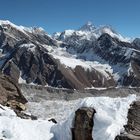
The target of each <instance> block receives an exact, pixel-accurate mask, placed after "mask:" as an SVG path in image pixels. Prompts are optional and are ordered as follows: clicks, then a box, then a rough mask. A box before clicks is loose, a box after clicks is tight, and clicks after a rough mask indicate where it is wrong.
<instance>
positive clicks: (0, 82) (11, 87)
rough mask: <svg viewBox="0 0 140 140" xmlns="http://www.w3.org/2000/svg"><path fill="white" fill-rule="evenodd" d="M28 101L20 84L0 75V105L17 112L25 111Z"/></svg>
mask: <svg viewBox="0 0 140 140" xmlns="http://www.w3.org/2000/svg"><path fill="white" fill-rule="evenodd" d="M25 103H27V100H26V99H25V97H24V96H23V95H22V93H21V90H20V88H19V86H18V84H17V83H16V82H15V81H14V80H13V79H11V78H10V77H8V76H5V75H3V74H2V73H0V104H2V105H5V106H9V107H11V108H12V109H13V110H15V111H22V110H25V109H26V108H25V106H24V104H25Z"/></svg>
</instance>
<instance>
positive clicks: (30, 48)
mask: <svg viewBox="0 0 140 140" xmlns="http://www.w3.org/2000/svg"><path fill="white" fill-rule="evenodd" d="M0 50H1V51H0V69H1V71H2V72H3V73H5V74H7V75H10V76H11V77H12V78H14V79H15V80H16V81H17V82H19V83H27V84H38V85H44V86H48V85H49V86H53V87H59V88H62V87H63V88H69V89H84V88H91V87H115V86H117V85H125V86H130V85H131V86H140V80H139V79H140V76H139V69H140V67H139V64H140V59H139V58H140V57H139V55H140V52H139V39H135V40H134V41H133V42H132V43H130V42H129V41H127V42H126V39H125V38H123V37H122V36H121V35H119V34H117V33H116V32H115V31H114V30H113V29H111V28H110V27H108V26H105V27H100V28H95V27H94V26H93V25H92V24H91V23H88V24H86V25H84V26H83V27H81V28H80V29H79V30H77V31H74V30H67V31H64V32H62V33H57V34H54V35H53V37H50V36H49V35H48V34H47V33H46V32H45V31H44V30H43V29H42V28H27V27H23V26H17V25H15V24H13V23H11V22H9V21H0Z"/></svg>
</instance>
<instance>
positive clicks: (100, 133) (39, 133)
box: [0, 95, 136, 140]
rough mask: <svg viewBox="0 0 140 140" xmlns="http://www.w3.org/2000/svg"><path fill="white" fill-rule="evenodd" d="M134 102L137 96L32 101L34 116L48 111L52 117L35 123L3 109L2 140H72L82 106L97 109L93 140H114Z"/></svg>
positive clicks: (0, 107) (1, 119) (0, 137)
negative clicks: (75, 123)
mask: <svg viewBox="0 0 140 140" xmlns="http://www.w3.org/2000/svg"><path fill="white" fill-rule="evenodd" d="M134 100H136V96H135V95H131V96H128V97H125V98H120V97H118V98H110V97H88V98H84V99H78V100H73V101H57V100H56V101H46V103H45V102H42V101H40V102H38V103H37V102H36V103H34V102H29V103H28V107H29V108H28V112H31V113H32V112H34V111H35V109H36V114H35V115H37V112H38V114H40V113H42V114H41V115H42V116H43V115H44V114H45V113H47V112H49V114H50V115H49V117H47V114H45V116H46V118H45V119H41V116H40V118H39V119H38V120H34V121H33V120H24V119H21V118H18V117H17V116H16V115H15V113H14V112H13V111H12V110H11V109H9V108H7V107H3V106H0V139H3V140H71V139H72V138H71V128H72V126H73V119H74V112H75V111H76V110H77V109H78V108H80V107H94V108H95V110H96V112H97V113H96V114H95V118H94V128H93V139H94V140H114V138H115V136H116V135H118V134H119V133H120V132H121V131H123V125H125V124H126V123H127V113H128V109H129V106H130V104H131V103H132V102H133V101H134ZM54 103H55V104H54ZM35 104H36V106H35ZM37 104H38V105H39V107H38V108H37ZM47 105H48V108H47ZM50 107H51V108H50ZM41 110H42V112H41ZM43 112H44V114H43ZM38 116H39V115H38ZM57 117H58V120H57ZM49 118H55V119H56V120H57V121H58V123H57V124H53V123H52V122H49V121H48V119H49Z"/></svg>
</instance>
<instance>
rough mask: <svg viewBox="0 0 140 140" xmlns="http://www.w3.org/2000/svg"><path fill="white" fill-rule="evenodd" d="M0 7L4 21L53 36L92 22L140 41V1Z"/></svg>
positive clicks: (62, 0)
mask: <svg viewBox="0 0 140 140" xmlns="http://www.w3.org/2000/svg"><path fill="white" fill-rule="evenodd" d="M0 5H1V6H0V19H3V20H6V19H7V20H10V21H11V22H13V23H15V24H17V25H23V26H41V27H43V28H44V29H45V30H46V31H47V32H48V33H49V34H52V33H53V32H55V31H63V30H65V29H77V28H79V27H80V26H82V25H83V24H85V23H86V22H87V21H92V22H93V24H94V25H95V26H99V25H111V26H112V27H113V28H114V29H115V30H117V31H118V32H119V33H121V34H122V35H124V36H130V37H140V0H0Z"/></svg>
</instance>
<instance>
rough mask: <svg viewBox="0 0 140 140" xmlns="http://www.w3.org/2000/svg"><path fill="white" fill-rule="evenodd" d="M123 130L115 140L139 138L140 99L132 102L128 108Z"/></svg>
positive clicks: (137, 139) (138, 139)
mask: <svg viewBox="0 0 140 140" xmlns="http://www.w3.org/2000/svg"><path fill="white" fill-rule="evenodd" d="M125 131H126V132H125V133H123V134H121V135H120V136H117V137H116V139H115V140H140V100H139V101H136V102H134V103H133V104H132V106H131V108H130V109H129V112H128V122H127V125H126V126H125Z"/></svg>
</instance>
